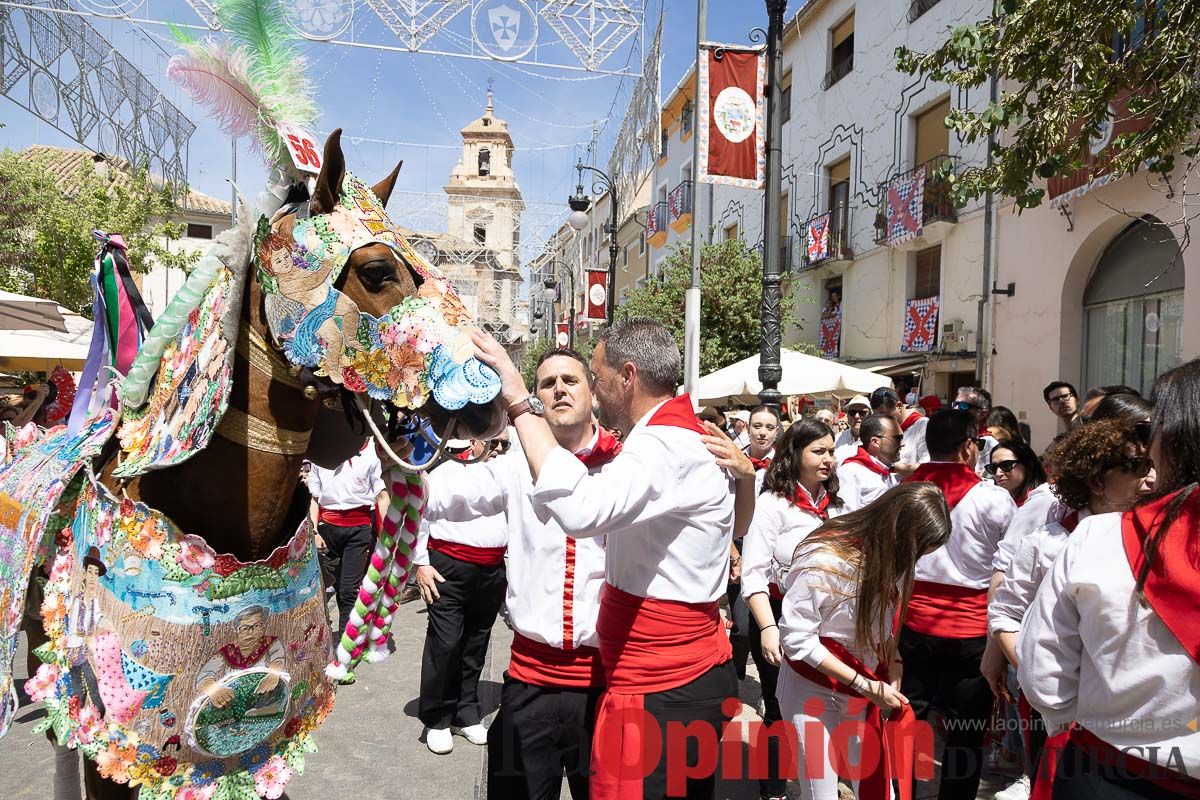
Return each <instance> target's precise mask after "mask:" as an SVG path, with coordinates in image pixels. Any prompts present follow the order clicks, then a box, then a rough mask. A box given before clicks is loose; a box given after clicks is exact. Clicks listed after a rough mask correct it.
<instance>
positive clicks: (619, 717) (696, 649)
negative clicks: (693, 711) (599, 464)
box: [591, 400, 733, 800]
mask: <svg viewBox="0 0 1200 800" xmlns="http://www.w3.org/2000/svg"><path fill="white" fill-rule="evenodd" d="M688 403H689V405H688V408H689V409H690V408H691V405H690V403H691V401H690V400H689V401H688ZM596 633H597V634H598V635H599V637H600V661H601V663H602V664H603V665H604V674H605V679H606V682H607V688H606V691H605V692H604V694H603V695H602V696H601V697H600V703H599V704H598V705H597V708H596V732H595V734H594V736H593V737H592V778H591V790H592V791H591V794H592V797H593V798H594V800H641V798H642V779H643V777H644V776H645V775H646V774H649V772H650V771H651V769H650V767H651V766H652V765H649V764H645V763H644V755H643V754H642V751H641V743H642V738H643V737H642V736H641V734H640V731H638V730H637V727H638V723H640V722H641V721H642V720H643V719H644V718H643V716H642V715H643V714H644V713H645V695H647V694H652V693H654V692H662V691H666V690H667V689H674V688H677V687H679V686H683V685H685V684H687V683H690V682H691V681H693V680H695V679H696V678H698V677H700V676H701V675H703V674H704V673H705V672H708V671H709V670H710V669H712V668H713V667H715V666H717V665H718V664H723V663H724V662H726V661H728V660H729V659H730V658H731V657H732V655H733V652H732V650H731V648H730V646H729V637H728V636H727V635H726V634H725V629H724V625H723V624H722V623H721V616H720V614H719V612H718V610H717V604H716V603H715V602H711V603H684V602H680V601H676V600H656V599H653V598H648V597H638V596H637V595H632V594H629V593H628V592H623V591H621V590H620V589H618V588H616V587H615V586H613V585H612V584H605V585H604V591H603V593H602V594H601V595H600V617H599V619H598V620H597V621H596Z"/></svg>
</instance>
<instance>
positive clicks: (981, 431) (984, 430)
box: [979, 425, 992, 436]
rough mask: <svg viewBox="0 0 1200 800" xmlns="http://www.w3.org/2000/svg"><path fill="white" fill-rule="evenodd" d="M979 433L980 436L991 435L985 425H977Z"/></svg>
mask: <svg viewBox="0 0 1200 800" xmlns="http://www.w3.org/2000/svg"><path fill="white" fill-rule="evenodd" d="M979 435H980V436H991V435H992V432H991V431H989V430H988V426H987V425H980V426H979Z"/></svg>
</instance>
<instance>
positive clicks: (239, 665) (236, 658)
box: [219, 636, 275, 669]
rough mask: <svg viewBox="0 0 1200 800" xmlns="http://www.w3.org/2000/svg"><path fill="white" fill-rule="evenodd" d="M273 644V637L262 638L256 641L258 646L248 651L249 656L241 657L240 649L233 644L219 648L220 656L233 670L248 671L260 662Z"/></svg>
mask: <svg viewBox="0 0 1200 800" xmlns="http://www.w3.org/2000/svg"><path fill="white" fill-rule="evenodd" d="M274 642H275V637H274V636H264V637H262V638H261V639H259V640H258V644H257V645H255V646H254V649H253V650H251V651H250V655H248V656H247V655H242V651H241V648H239V647H238V646H237V644H235V643H234V642H230V643H229V644H227V645H223V646H222V647H220V648H219V652H220V653H221V656H222V657H223V658H224V659H225V663H226V664H228V665H229V666H230V667H232V668H233V669H249V668H250V667H253V666H254V665H255V664H257V663H258V662H259V661H260V660H262V657H263V655H265V654H266V652H267V648H268V647H270V646H271V645H272V644H273V643H274Z"/></svg>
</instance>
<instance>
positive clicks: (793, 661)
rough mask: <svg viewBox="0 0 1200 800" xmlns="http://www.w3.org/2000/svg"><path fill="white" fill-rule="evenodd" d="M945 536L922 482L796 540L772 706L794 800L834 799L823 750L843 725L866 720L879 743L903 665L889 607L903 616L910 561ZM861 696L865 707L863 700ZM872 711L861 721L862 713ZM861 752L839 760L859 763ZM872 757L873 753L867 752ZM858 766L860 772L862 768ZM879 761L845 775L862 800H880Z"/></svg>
mask: <svg viewBox="0 0 1200 800" xmlns="http://www.w3.org/2000/svg"><path fill="white" fill-rule="evenodd" d="M949 538H950V510H949V508H947V506H946V501H945V499H944V498H943V496H942V493H941V491H940V490H939V489H938V488H937V487H936V486H934V485H932V484H930V483H926V482H923V481H918V482H911V483H903V484H901V485H900V486H897V487H896V488H894V489H891V490H890V491H888V492H887V493H886V494H885V495H883V496H882V497H881V498H880V499H879V500H876V501H875V502H874V503H872V504H871V505H869V506H866V507H864V508H861V509H859V510H858V511H854V512H851V513H848V514H844V515H842V516H840V517H838V518H837V519H833V520H830V521H829V522H827V523H825V524H824V525H823V526H822V527H820V528H818V529H817V530H816V531H815V532H814V533H813V534H812V535H810V536H809V537H808V538H807V539H805V540H804V542H803V543H801V544H800V546H799V547H798V548H797V550H796V557H795V560H794V561H793V562H792V568H791V571H790V573H789V575H788V577H787V579H786V581H785V583H786V594H785V597H784V600H783V616H782V619H781V620H780V626H781V628H782V636H783V655H784V658H785V659H786V660H787V662H788V666H787V668H784V669H782V670H780V676H779V687H778V695H779V704H780V707H781V708H782V711H783V715H784V717H785V718H786V719H788V720H790V721H791V722H792V724H793V725H795V727H796V732H797V736H798V741H799V753H798V754H797V763H798V764H800V765H801V775H800V783H801V787H802V789H804V791H803V792H802V794H803V796H804V797H805V798H812V800H834V798H836V797H837V796H838V778H839V777H840V776H839V775H838V773H837V767H836V766H835V765H836V762H837V759H836V758H833V757H831V756H832V754H831V752H830V750H831V749H836V747H837V746H838V745H837V743H838V742H839V741H840V742H841V743H842V744H845V743H846V737H844V736H834V731H835V730H836V729H837V728H838V727H839V726H840V725H842V724H843V723H847V722H849V723H851V724H861V723H863V722H864V721H867V723H868V724H867V727H868V729H873V730H874V733H872V732H871V730H866V731H861V729H860V732H861V733H862V735H863V736H877V737H880V738H877V739H876V742H877V743H882V741H883V740H882V737H881V734H880V731H881V724H882V722H881V716H882V714H881V712H894V711H900V710H901V709H902V708H903V707H904V706H906V705H907V703H908V700H907V699H906V698H905V697H904V695H903V694H901V693H900V690H899V688H898V687H899V686H900V678H901V674H900V673H901V670H902V664H901V663H900V661H899V659H898V657H897V655H896V638H895V619H896V610H897V606H898V605H899V606H900V614H901V616H903V613H904V607H905V606H906V605H907V602H908V598H909V596H910V595H911V593H912V586H913V574H914V571H915V570H916V564H917V559H918V558H920V557H921V556H923V555H925V554H927V553H931V552H933V551H934V550H936V549H937V548H939V547H941V546H942V545H944V544H945V543H946V541H947V540H948V539H949ZM864 699H865V700H866V701H869V702H863V701H864ZM872 708H873V709H877V711H876V712H875V713H874V714H868V711H869V709H872ZM859 749H860V748H858V747H857V746H855V747H854V748H852V750H853V751H852V752H848V753H840V754H839V755H840V756H843V757H847V758H848V761H847V762H846V763H849V764H861V763H863V760H862V759H860V755H861V754H860V753H859V752H857V751H858V750H859ZM872 749H874V750H876V751H877V752H878V750H879V749H881V748H872ZM864 769H866V767H864ZM893 769H896V770H897V771H896V772H895V773H891V772H889V770H888V768H886V767H884V766H883V765H882V759H881V763H880V765H879V766H877V768H876V769H875V770H874V771H872V772H871V774H870V775H865V776H864V775H846V776H843V777H847V778H862V781H861V782H862V784H863V786H862V789H861V791H860V788H859V783H860V781H859V780H855V781H854V783H855V793H856V795H857V796H858V797H859V798H860V800H863V799H864V798H876V797H888V796H889V793H890V780H889V779H890V778H892V777H896V778H901V777H902V776H903V775H904V773H903V772H901V771H899V768H897V767H893Z"/></svg>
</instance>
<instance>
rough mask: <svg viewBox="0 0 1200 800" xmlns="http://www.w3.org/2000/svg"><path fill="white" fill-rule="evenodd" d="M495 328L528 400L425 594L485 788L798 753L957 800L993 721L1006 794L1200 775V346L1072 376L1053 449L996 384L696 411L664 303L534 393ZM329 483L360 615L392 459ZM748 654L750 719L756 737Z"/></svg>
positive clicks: (467, 452) (443, 489)
mask: <svg viewBox="0 0 1200 800" xmlns="http://www.w3.org/2000/svg"><path fill="white" fill-rule="evenodd" d="M475 346H476V348H477V353H478V355H479V357H480V358H481V359H482V360H484V361H485V362H487V363H489V364H490V365H492V366H493V367H494V368H495V369H496V370H497V372H498V373H499V375H500V377H501V380H502V387H503V388H502V390H501V393H502V401H503V403H504V404H505V405H506V406H507V407H508V409H509V411H508V413H509V424H510V427H509V429H508V432H507V434H506V436H505V438H504V440H503V441H501V442H498V443H485V442H471V441H457V440H451V441H449V442H447V443H446V450H447V452H448V453H449V454H450V455H451V456H453V457H452V458H451V459H449V460H447V461H446V462H445V463H444V464H443V465H442V466H439V467H437V468H436V469H434V470H433V471H431V472H430V473H429V474H428V477H427V481H426V487H425V488H426V496H427V499H426V507H425V510H424V517H423V521H422V527H421V532H420V537H419V540H418V546H417V552H416V563H417V565H418V566H417V569H416V572H415V576H414V580H413V585H412V586H410V587H409V592H410V594H409V595H408V596H409V597H419V598H420V599H421V600H422V601H423V602H424V603H425V604H426V606H427V609H428V616H427V631H426V637H425V644H424V650H423V652H422V655H421V690H420V691H421V694H420V701H419V710H418V716H419V717H420V720H421V722H422V724H423V725H424V726H425V733H424V737H425V741H426V744H427V746H428V748H429V750H430V751H432V752H433V753H437V754H445V753H449V752H450V751H451V750H452V749H453V748H454V744H455V737H456V736H457V737H461V738H463V739H465V740H466V741H467V742H469V743H471V744H475V745H481V746H486V747H487V748H488V759H487V765H488V793H489V795H490V796H494V797H504V798H538V799H539V800H540V799H541V798H557V797H559V794H560V792H561V791H562V784H563V781H564V779H565V780H566V782H567V786H568V788H569V791H570V793H571V796H572V797H574V798H576V799H577V800H578V799H579V798H586V797H597V798H675V797H680V798H684V797H686V798H706V797H715V796H716V794H715V792H716V786H717V785H718V781H719V780H749V781H752V782H755V783H757V789H758V793H759V796H760V797H761V798H764V799H770V800H774V799H775V798H784V797H786V796H787V785H788V782H789V781H790V780H798V781H799V784H800V788H801V796H802V797H804V798H813V800H832V799H833V798H836V797H838V794H839V783H848V784H850V786H851V787H852V788H853V790H854V792H855V793H856V796H857V797H859V798H862V799H863V800H867V799H869V800H875V799H876V798H888V797H890V796H892V795H893V794H895V795H896V796H899V797H911V796H914V795H913V794H912V793H911V792H912V789H913V786H914V785H916V782H917V781H926V780H930V779H932V780H936V781H937V795H938V797H939V798H942V799H943V800H954V799H955V798H962V799H963V800H966V798H975V797H976V796H977V793H978V791H979V786H980V780H981V773H982V771H983V768H984V765H985V762H986V757H985V753H986V751H987V749H988V743H989V741H992V740H994V741H995V742H996V744H997V745H999V746H1000V749H1003V750H1005V751H1006V752H1008V753H1009V754H1010V757H1013V758H1017V759H1019V767H1020V773H1021V774H1020V775H1019V777H1017V779H1016V780H1015V781H1014V782H1013V783H1012V784H1011V785H1009V786H1006V787H1005V788H1003V789H1002V790H1001V791H1000V792H997V793H996V798H997V800H1024V798H1027V797H1029V796H1030V795H1031V793H1032V795H1033V796H1034V797H1039V798H1050V797H1054V798H1072V799H1074V798H1085V797H1086V798H1087V800H1107V799H1108V798H1155V799H1157V798H1167V797H1198V796H1200V782H1198V781H1197V779H1196V778H1194V777H1191V776H1193V775H1196V774H1198V773H1200V735H1198V734H1197V733H1196V730H1195V726H1196V722H1195V720H1196V717H1197V713H1198V711H1200V668H1198V662H1200V638H1198V633H1197V632H1198V631H1200V627H1198V623H1197V619H1200V616H1198V615H1200V556H1198V555H1197V553H1198V552H1200V541H1198V536H1200V534H1198V533H1197V531H1200V526H1198V520H1197V503H1198V502H1200V495H1197V494H1196V491H1195V490H1196V486H1197V481H1198V480H1200V361H1192V362H1189V363H1187V364H1184V365H1183V366H1181V367H1178V368H1176V369H1174V370H1171V371H1170V372H1167V373H1165V374H1163V375H1161V376H1160V377H1159V378H1158V380H1157V382H1156V383H1155V386H1154V392H1153V394H1152V396H1151V397H1150V398H1149V399H1146V398H1143V397H1141V396H1140V395H1139V393H1138V392H1137V391H1136V390H1134V389H1132V388H1130V387H1126V386H1110V387H1098V388H1096V389H1093V390H1090V391H1089V392H1087V393H1086V394H1085V395H1084V397H1083V398H1080V397H1079V395H1078V392H1077V390H1076V389H1075V387H1074V386H1072V385H1071V384H1069V383H1066V382H1063V381H1055V382H1052V383H1051V384H1049V385H1048V386H1047V387H1046V390H1045V392H1044V398H1045V401H1046V404H1047V406H1048V408H1049V409H1050V410H1051V411H1052V412H1053V414H1054V415H1055V417H1056V418H1057V420H1058V426H1059V430H1058V432H1057V435H1056V436H1055V437H1054V441H1053V443H1052V444H1051V445H1050V447H1049V448H1047V449H1046V450H1045V451H1044V452H1042V453H1040V454H1039V452H1038V451H1036V450H1035V449H1034V447H1033V446H1032V444H1031V443H1030V441H1029V438H1028V428H1027V427H1026V426H1024V425H1022V424H1021V423H1020V421H1019V420H1018V419H1017V417H1016V415H1014V414H1013V413H1012V411H1010V410H1009V409H1006V408H1003V407H1001V406H993V404H992V402H991V397H990V395H989V394H988V393H987V392H986V391H985V390H983V389H980V388H975V387H965V388H961V389H959V390H958V391H957V393H956V394H955V396H954V399H953V401H952V402H950V403H949V406H948V407H946V408H940V407H939V405H940V404H938V403H937V402H936V400H935V399H934V398H925V399H923V400H922V401H921V402H920V403H919V404H915V403H914V402H913V401H915V400H916V399H917V398H916V396H915V393H914V394H913V395H910V396H909V397H906V398H905V400H906V401H907V402H902V401H901V400H900V398H899V397H898V396H897V394H896V393H895V392H894V391H892V390H891V389H887V388H884V389H879V390H876V391H875V392H873V393H872V394H871V395H869V396H862V395H859V396H855V397H853V398H851V399H850V400H849V401H848V402H846V403H845V404H843V405H841V406H840V407H836V406H835V407H833V408H822V409H819V410H815V411H813V413H812V414H811V415H809V416H799V417H796V418H794V419H793V418H789V417H788V415H787V414H786V413H784V414H781V412H780V409H778V408H776V407H773V406H766V405H763V406H758V407H755V408H750V409H744V410H737V411H734V412H731V413H729V414H727V415H722V414H719V413H716V412H715V411H714V410H712V409H704V410H701V411H700V413H699V414H697V409H695V408H694V407H693V404H692V400H691V399H690V398H689V397H687V396H686V395H679V394H677V386H676V376H677V375H678V374H679V371H680V354H679V351H678V348H677V347H676V345H675V343H674V342H673V340H672V339H671V336H670V334H669V333H668V332H667V331H666V329H664V328H663V327H662V326H661V325H660V324H658V323H656V322H653V321H650V320H646V319H633V320H628V321H625V322H621V323H618V324H616V325H614V326H613V327H612V328H610V329H608V330H607V331H605V332H604V333H603V334H602V335H601V338H600V341H599V344H598V345H597V347H596V348H595V351H594V353H593V354H592V357H591V359H590V360H588V359H585V358H584V357H583V356H581V355H580V354H579V353H577V352H575V351H574V350H570V349H551V350H549V351H547V352H546V353H544V354H543V355H542V356H541V358H540V359H539V361H538V362H537V366H536V377H535V383H534V385H533V386H532V387H531V388H527V387H526V385H525V383H524V382H523V380H522V379H521V377H520V375H519V373H518V372H517V370H516V368H515V367H514V366H513V364H512V362H511V361H510V360H509V357H508V356H507V354H506V353H505V352H504V350H503V349H502V348H501V347H500V346H499V345H498V344H497V343H496V342H495V341H494V340H492V339H491V338H490V337H489V336H487V335H486V334H483V333H479V334H476V338H475ZM930 400H933V401H934V402H928V401H930ZM396 446H397V447H399V445H396ZM380 452H382V451H380ZM384 460H385V461H386V457H385V459H384ZM308 486H309V489H310V491H311V493H312V496H313V518H314V522H315V523H317V526H318V531H319V535H320V538H319V546H320V548H321V549H322V552H323V553H324V555H325V558H326V561H327V562H328V563H329V564H330V565H331V567H330V569H329V571H328V572H327V577H328V580H329V583H330V585H331V587H332V591H333V593H334V594H335V595H336V597H337V604H338V607H339V612H340V616H341V620H340V621H339V622H340V624H341V625H343V626H344V624H345V620H346V618H347V616H348V615H349V613H350V609H351V607H352V606H353V602H354V594H355V588H356V587H357V584H358V581H359V580H360V578H361V575H362V572H363V570H364V568H365V563H366V559H367V557H368V554H369V552H370V547H371V540H372V531H373V530H374V528H375V527H376V526H377V521H378V520H379V519H382V518H383V516H384V515H385V514H386V511H387V502H388V496H387V493H386V492H385V491H384V488H383V480H382V464H381V461H380V455H379V454H378V453H377V452H376V450H375V448H373V447H368V448H366V449H364V450H363V452H362V453H360V454H358V455H357V456H355V457H354V458H352V459H351V460H350V461H348V462H347V463H345V464H343V465H341V466H340V467H338V468H337V469H336V470H325V469H321V468H318V467H313V468H312V470H311V473H310V475H309V478H308ZM502 613H503V614H504V615H505V618H506V622H507V623H508V624H509V626H510V627H511V629H512V631H513V640H512V648H511V654H510V655H509V662H508V663H509V667H508V670H507V672H506V674H505V680H504V685H503V688H502V692H501V698H500V706H499V711H498V714H497V716H496V717H495V719H494V721H493V722H492V723H491V725H490V726H487V725H485V724H484V719H485V711H486V710H485V709H483V708H481V704H480V699H479V693H478V683H479V678H480V673H481V670H482V667H483V664H484V662H485V657H486V654H487V650H488V647H489V644H490V637H491V631H492V629H493V627H494V624H495V621H496V619H497V616H498V615H499V614H502ZM748 661H752V662H753V663H754V665H755V667H756V671H757V676H758V683H759V685H760V686H761V692H762V694H761V701H762V703H761V725H760V726H757V727H755V728H754V730H752V731H751V732H750V734H749V741H748V742H747V747H748V749H749V756H748V757H747V758H742V759H736V758H730V752H729V750H728V747H727V745H726V744H723V742H725V741H726V739H727V738H728V737H727V736H725V734H726V732H727V731H726V726H727V724H728V723H729V720H730V719H731V717H733V716H735V715H737V713H738V712H739V710H740V707H741V703H740V701H739V700H738V692H739V679H743V678H745V676H746V672H747V662H748ZM731 699H732V700H733V702H730V700H731ZM848 732H849V735H847V733H848ZM935 740H936V742H937V744H936V745H934V744H933V742H934V741H935ZM935 750H936V752H935ZM732 762H738V763H732ZM934 763H936V764H937V765H939V767H940V768H939V769H938V770H937V771H936V772H935V771H934V769H933V767H932V766H931V765H932V764H934ZM751 765H754V766H753V768H752V767H751Z"/></svg>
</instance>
